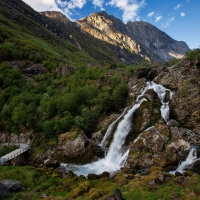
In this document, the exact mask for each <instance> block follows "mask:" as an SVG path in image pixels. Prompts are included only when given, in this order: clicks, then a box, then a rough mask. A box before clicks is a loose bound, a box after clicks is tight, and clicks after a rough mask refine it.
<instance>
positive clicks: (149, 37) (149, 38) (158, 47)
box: [127, 21, 189, 61]
mask: <svg viewBox="0 0 200 200" xmlns="http://www.w3.org/2000/svg"><path fill="white" fill-rule="evenodd" d="M127 27H128V34H129V35H130V37H132V38H135V39H136V40H137V41H139V42H140V43H141V44H143V45H144V46H145V47H147V48H148V49H149V50H150V51H153V52H154V53H155V54H157V55H158V56H159V57H160V58H161V59H162V60H164V61H168V60H170V59H171V58H173V57H175V58H182V57H183V55H184V54H185V52H187V51H188V50H189V47H188V45H187V44H186V43H185V42H182V41H176V40H174V39H172V38H171V37H169V36H168V35H167V34H166V33H164V32H163V31H160V30H159V29H158V28H156V27H155V26H153V25H151V24H149V23H147V22H142V21H141V22H138V21H135V22H128V23H127Z"/></svg>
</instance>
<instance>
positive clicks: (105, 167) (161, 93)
mask: <svg viewBox="0 0 200 200" xmlns="http://www.w3.org/2000/svg"><path fill="white" fill-rule="evenodd" d="M148 89H153V90H154V91H155V92H156V93H157V94H158V97H159V99H160V102H161V104H162V106H161V108H160V110H161V115H162V117H163V119H164V120H165V121H166V123H167V122H168V120H169V106H168V102H165V95H166V93H167V91H169V92H170V97H172V94H173V93H172V92H171V91H170V90H169V89H166V88H165V87H163V86H162V85H158V84H156V83H154V82H147V84H146V87H145V88H144V90H143V92H142V93H141V94H140V95H139V96H138V97H137V99H136V103H135V105H134V106H133V107H132V108H131V109H129V110H128V109H127V108H126V109H125V110H124V111H123V113H122V114H121V115H120V116H119V117H118V118H117V119H116V120H115V121H114V122H113V123H112V124H111V125H110V126H109V128H108V130H107V132H106V134H105V136H104V138H103V139H102V141H101V143H100V145H101V146H103V145H104V144H105V143H106V141H107V140H108V138H109V136H110V134H111V133H112V131H113V129H114V127H115V125H116V123H118V122H119V123H118V126H117V128H116V130H115V132H114V138H113V141H112V143H111V145H110V147H109V150H108V153H107V155H106V156H105V158H103V159H100V160H98V161H96V162H93V163H89V164H85V165H75V164H62V165H63V166H66V168H67V169H70V170H72V171H73V172H74V173H75V174H77V175H84V176H87V175H88V174H90V173H93V174H101V173H103V172H104V171H107V172H109V173H110V174H112V173H115V172H116V171H117V170H119V169H120V168H121V167H124V165H125V164H126V160H127V157H128V154H129V149H128V148H127V147H124V143H125V139H126V136H127V135H128V134H129V132H130V131H131V128H132V123H131V121H132V116H133V113H134V112H135V111H136V110H137V109H138V108H139V107H140V105H141V103H142V102H143V101H145V100H146V99H145V98H143V95H144V93H145V92H146V91H147V90H148ZM127 110H128V111H127ZM120 120H121V121H120Z"/></svg>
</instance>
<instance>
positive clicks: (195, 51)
mask: <svg viewBox="0 0 200 200" xmlns="http://www.w3.org/2000/svg"><path fill="white" fill-rule="evenodd" d="M199 55H200V48H196V49H193V50H190V51H188V52H187V53H186V56H187V58H188V59H189V60H190V61H194V60H195V59H196V58H197V57H198V56H199Z"/></svg>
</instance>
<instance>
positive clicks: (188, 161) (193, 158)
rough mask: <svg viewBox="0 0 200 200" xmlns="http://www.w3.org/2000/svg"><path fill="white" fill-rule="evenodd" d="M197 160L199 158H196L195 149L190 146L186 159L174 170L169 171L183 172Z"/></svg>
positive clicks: (173, 172)
mask: <svg viewBox="0 0 200 200" xmlns="http://www.w3.org/2000/svg"><path fill="white" fill-rule="evenodd" d="M197 160H200V158H197V149H196V147H192V148H191V149H190V152H189V154H188V156H187V158H186V160H185V161H183V162H181V164H180V165H179V166H178V167H177V169H176V170H175V171H171V172H170V173H171V174H175V172H180V173H182V174H183V173H184V172H185V170H186V169H191V167H192V166H193V164H194V163H195V162H196V161H197Z"/></svg>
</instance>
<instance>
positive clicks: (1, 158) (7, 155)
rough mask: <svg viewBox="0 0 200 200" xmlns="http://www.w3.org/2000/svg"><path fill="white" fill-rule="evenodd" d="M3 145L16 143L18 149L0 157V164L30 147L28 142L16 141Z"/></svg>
mask: <svg viewBox="0 0 200 200" xmlns="http://www.w3.org/2000/svg"><path fill="white" fill-rule="evenodd" d="M3 145H18V146H19V147H18V149H16V150H14V151H12V152H10V153H8V154H6V155H4V156H2V157H0V164H3V163H5V162H7V161H9V160H11V159H13V158H15V157H17V156H19V155H20V154H22V153H24V152H25V151H28V150H29V149H30V148H31V147H30V146H29V145H28V144H21V143H20V144H17V143H14V144H13V143H12V144H9V143H4V144H3Z"/></svg>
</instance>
